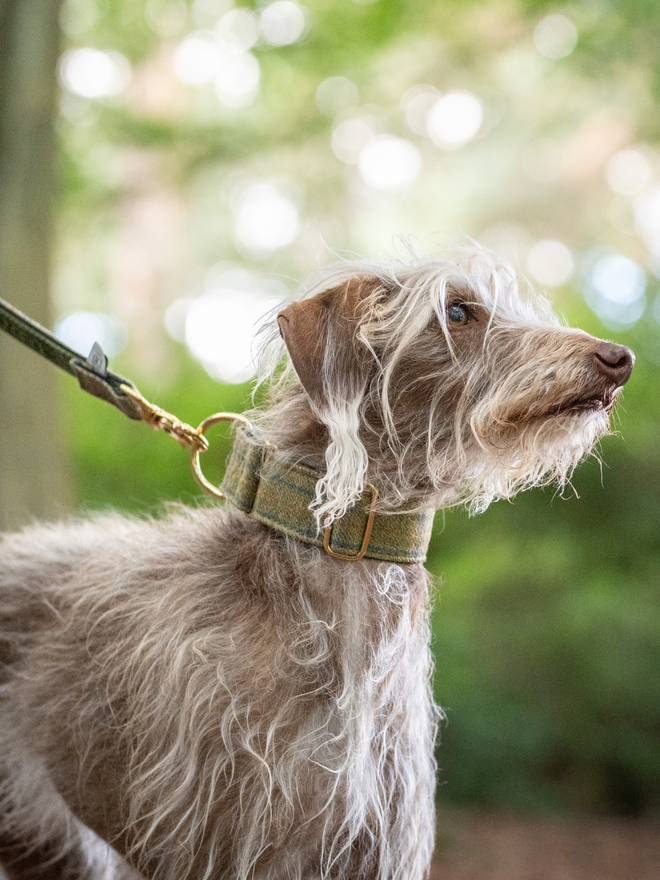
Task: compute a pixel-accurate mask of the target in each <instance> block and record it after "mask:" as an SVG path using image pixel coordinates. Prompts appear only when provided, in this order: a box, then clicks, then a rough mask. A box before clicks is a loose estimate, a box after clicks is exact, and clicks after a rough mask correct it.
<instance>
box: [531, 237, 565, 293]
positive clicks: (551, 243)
mask: <svg viewBox="0 0 660 880" xmlns="http://www.w3.org/2000/svg"><path fill="white" fill-rule="evenodd" d="M527 268H528V269H529V272H530V274H531V276H532V278H533V279H534V280H535V281H537V282H538V283H539V284H543V285H544V286H545V287H559V286H560V285H562V284H565V283H566V282H567V281H568V280H569V278H570V277H571V275H572V274H573V257H572V255H571V252H570V250H569V249H568V248H567V247H566V245H565V244H563V243H562V242H561V241H557V240H556V239H551V238H547V239H543V241H538V242H537V243H536V244H535V245H534V246H533V247H532V248H531V249H530V251H529V254H528V255H527Z"/></svg>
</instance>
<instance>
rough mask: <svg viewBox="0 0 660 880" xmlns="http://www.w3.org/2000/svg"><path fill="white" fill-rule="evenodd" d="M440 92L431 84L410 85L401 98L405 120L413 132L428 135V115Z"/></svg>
mask: <svg viewBox="0 0 660 880" xmlns="http://www.w3.org/2000/svg"><path fill="white" fill-rule="evenodd" d="M439 97H440V92H439V91H438V90H437V89H436V88H434V87H433V86H427V85H423V84H419V85H416V86H412V87H411V88H409V89H408V91H407V92H406V93H405V94H404V96H403V98H402V99H401V106H402V108H403V112H404V114H405V117H406V122H407V123H408V127H409V128H410V130H411V131H414V132H415V134H421V135H428V133H429V132H428V122H427V121H428V115H429V111H430V110H431V107H433V105H434V104H435V103H436V102H437V100H438V98H439Z"/></svg>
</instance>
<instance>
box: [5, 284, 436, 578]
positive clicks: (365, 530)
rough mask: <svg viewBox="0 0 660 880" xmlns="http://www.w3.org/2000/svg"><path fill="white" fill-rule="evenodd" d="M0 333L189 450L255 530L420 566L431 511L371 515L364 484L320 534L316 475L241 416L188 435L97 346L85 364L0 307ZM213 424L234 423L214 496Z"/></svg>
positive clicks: (371, 493) (371, 497) (200, 479)
mask: <svg viewBox="0 0 660 880" xmlns="http://www.w3.org/2000/svg"><path fill="white" fill-rule="evenodd" d="M0 330H4V331H5V332H6V333H9V334H10V335H11V336H13V337H14V338H15V339H17V340H18V341H19V342H22V343H23V344H24V345H27V346H28V347H29V348H31V349H32V350H33V351H35V352H37V354H40V355H41V356H42V357H45V358H46V359H47V360H49V361H51V362H52V363H54V364H55V365H56V366H58V367H60V369H62V370H66V372H67V373H70V374H71V375H72V376H75V377H76V379H77V380H78V383H79V384H80V387H81V388H82V389H83V391H86V392H88V394H92V395H94V397H98V398H100V399H101V400H105V401H107V402H108V403H111V404H112V405H113V406H115V407H117V409H119V410H121V412H123V413H124V415H126V416H128V418H129V419H134V420H135V421H142V422H146V423H147V424H148V425H150V426H151V427H152V428H154V429H155V430H157V431H165V432H166V433H168V434H170V435H171V436H172V437H174V438H175V439H176V440H178V442H179V443H180V444H181V446H182V447H183V448H184V449H190V451H191V466H192V472H193V476H194V478H195V480H196V481H197V483H198V484H199V485H200V486H201V488H202V489H203V490H204V491H205V492H207V493H208V494H209V495H212V496H213V497H215V498H220V499H226V500H227V501H229V502H230V503H231V504H232V505H233V506H234V507H236V508H238V510H241V511H242V512H243V513H245V514H246V515H247V516H249V517H251V518H252V519H254V520H255V521H256V522H259V523H262V524H263V525H265V526H268V527H269V528H272V529H275V530H276V531H278V532H280V533H282V534H285V535H288V536H289V537H292V538H295V539H296V540H298V541H302V542H303V543H305V544H311V545H313V546H317V547H322V548H323V550H324V551H325V552H326V553H327V554H328V555H329V556H332V557H334V558H336V559H341V560H344V561H355V560H358V559H373V560H378V561H383V562H395V563H399V564H401V563H404V564H405V563H416V562H417V563H419V562H424V560H425V559H426V550H427V548H428V544H429V540H430V537H431V528H432V525H433V514H434V510H432V509H428V508H426V509H421V510H420V509H419V508H418V506H416V505H415V504H414V503H412V502H411V503H410V504H409V505H407V506H403V507H400V508H398V509H397V510H394V511H385V512H377V510H376V502H377V500H378V490H377V489H376V487H375V486H373V485H371V484H368V486H367V488H366V489H365V491H364V492H363V494H362V496H361V498H360V499H359V500H358V502H357V503H356V504H355V505H353V507H351V508H350V509H349V510H348V511H347V512H346V514H345V515H344V516H343V517H342V518H341V519H339V520H337V521H335V522H334V523H333V524H332V526H329V527H328V528H326V529H325V530H324V531H323V532H321V530H319V528H318V526H317V523H316V519H315V518H314V515H313V513H312V512H311V510H310V507H311V505H312V502H313V501H314V499H315V496H316V484H317V482H318V480H319V479H320V478H321V476H322V474H321V473H320V472H319V471H316V470H314V469H313V468H310V467H307V466H306V465H303V464H299V463H295V462H290V461H286V460H285V459H284V458H283V457H282V456H281V455H280V454H279V453H278V451H277V449H276V448H275V447H274V446H272V445H271V444H268V443H260V442H258V441H257V440H256V439H255V437H254V436H253V434H252V433H251V430H250V429H251V427H252V426H251V425H250V422H249V420H248V419H247V418H246V417H245V416H242V415H238V414H237V413H215V414H214V415H211V416H209V417H208V418H206V419H204V421H203V422H202V423H201V424H200V425H198V427H197V428H193V427H192V426H191V425H188V424H186V423H185V422H182V421H180V420H179V419H178V418H177V417H176V416H173V415H172V414H171V413H168V412H166V411H165V410H163V409H161V408H160V407H158V406H156V405H155V404H153V403H149V401H148V400H146V399H145V398H144V397H143V396H142V394H140V392H139V391H138V389H137V388H136V387H135V385H134V384H133V383H132V382H130V381H129V380H128V379H125V378H124V377H123V376H120V375H119V374H118V373H114V372H112V370H110V369H108V359H107V358H106V356H105V354H104V353H103V350H102V349H101V346H100V345H99V344H98V342H95V343H94V345H93V346H92V350H91V351H90V353H89V355H88V356H87V357H86V358H85V357H83V356H82V355H81V354H80V353H79V352H77V351H74V349H72V348H69V346H68V345H65V344H64V343H63V342H62V341H61V340H59V339H58V338H57V337H56V336H54V335H53V334H52V333H51V332H50V331H49V330H46V329H45V328H44V327H42V326H41V325H40V324H37V322H36V321H33V320H31V319H30V318H28V316H27V315H24V314H23V313H22V312H20V311H19V310H18V309H16V308H14V306H12V305H10V304H9V303H8V302H6V301H5V300H3V299H0ZM217 422H238V423H239V429H238V431H237V433H236V438H235V441H234V447H233V449H232V452H231V455H230V456H229V459H228V460H227V469H226V473H225V478H224V480H223V483H222V486H221V487H220V488H218V487H217V486H214V485H213V483H211V482H209V480H207V479H206V477H205V476H204V474H203V473H202V469H201V466H200V462H199V456H200V454H201V453H202V452H206V450H207V449H208V448H209V444H208V440H207V439H206V437H205V436H204V434H205V432H206V430H207V429H208V428H209V427H211V425H214V424H216V423H217Z"/></svg>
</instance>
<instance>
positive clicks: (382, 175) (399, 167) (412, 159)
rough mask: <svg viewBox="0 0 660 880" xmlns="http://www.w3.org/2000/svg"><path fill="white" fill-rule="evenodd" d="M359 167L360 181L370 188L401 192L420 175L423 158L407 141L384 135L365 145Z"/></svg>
mask: <svg viewBox="0 0 660 880" xmlns="http://www.w3.org/2000/svg"><path fill="white" fill-rule="evenodd" d="M358 164H359V169H360V175H361V177H362V179H363V180H364V182H365V183H366V184H367V185H368V186H370V187H371V188H372V189H376V190H383V191H387V190H402V189H406V188H407V187H409V186H410V184H411V183H412V182H413V181H414V180H415V178H416V177H417V175H418V174H419V172H420V170H421V168H422V156H421V154H420V152H419V150H418V148H417V147H416V146H415V144H413V143H411V142H410V141H407V140H404V138H397V137H392V135H387V134H383V135H377V136H376V137H374V138H372V139H371V140H370V141H368V142H367V143H366V144H365V145H364V147H363V148H362V151H361V152H360V158H359V163H358Z"/></svg>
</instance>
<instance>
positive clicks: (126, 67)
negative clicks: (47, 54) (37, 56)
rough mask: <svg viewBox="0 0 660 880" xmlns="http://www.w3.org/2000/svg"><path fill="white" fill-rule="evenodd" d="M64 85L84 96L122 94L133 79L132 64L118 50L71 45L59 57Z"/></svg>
mask: <svg viewBox="0 0 660 880" xmlns="http://www.w3.org/2000/svg"><path fill="white" fill-rule="evenodd" d="M59 73H60V81H61V82H62V85H63V86H64V87H65V88H66V89H68V90H69V91H70V92H73V93H74V94H75V95H80V96H81V97H83V98H112V97H115V96H117V95H121V93H122V92H124V91H125V90H126V88H127V87H128V85H129V83H130V81H131V65H130V63H129V62H128V59H127V58H125V57H124V56H123V55H121V54H120V53H119V52H102V51H101V50H100V49H70V50H69V51H68V52H65V53H64V55H63V56H62V60H61V61H60V70H59Z"/></svg>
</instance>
